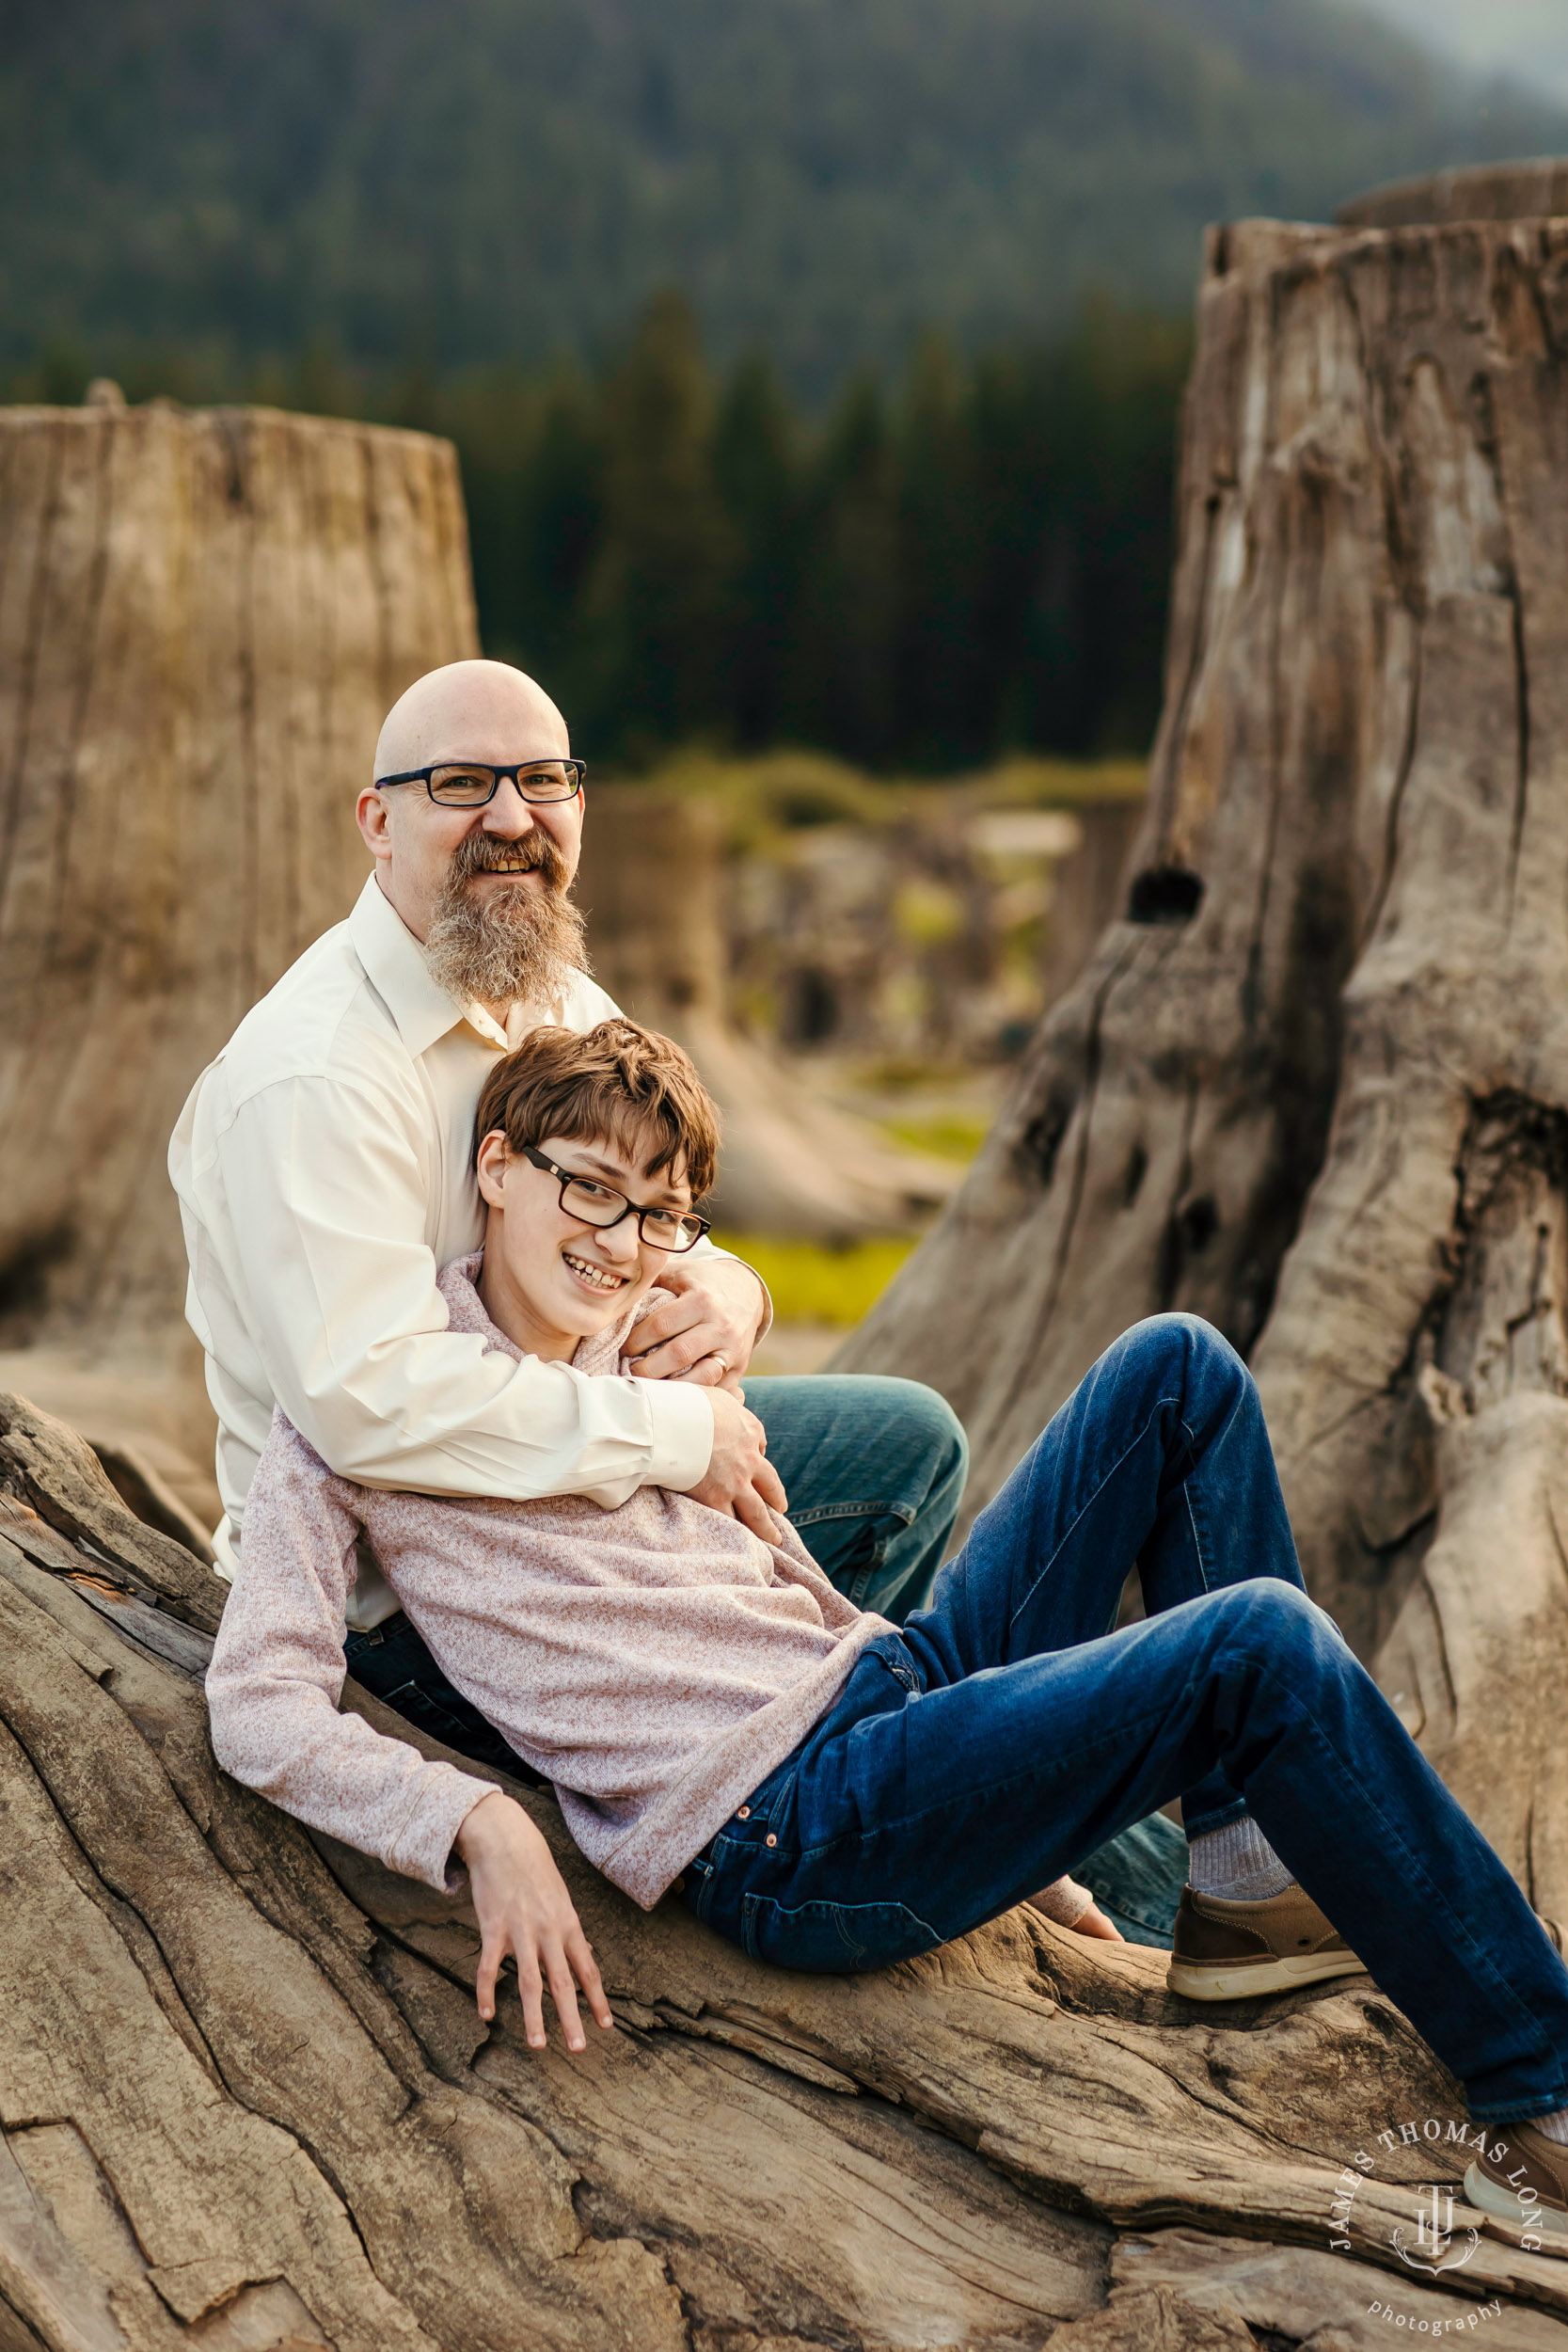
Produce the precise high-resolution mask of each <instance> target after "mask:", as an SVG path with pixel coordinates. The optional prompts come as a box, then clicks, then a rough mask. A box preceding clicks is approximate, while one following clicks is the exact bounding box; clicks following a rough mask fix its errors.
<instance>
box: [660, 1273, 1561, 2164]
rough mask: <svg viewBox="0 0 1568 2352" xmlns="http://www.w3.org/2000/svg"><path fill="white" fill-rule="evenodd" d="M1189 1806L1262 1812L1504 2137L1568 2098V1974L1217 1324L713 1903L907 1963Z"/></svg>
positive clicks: (996, 1511)
mask: <svg viewBox="0 0 1568 2352" xmlns="http://www.w3.org/2000/svg"><path fill="white" fill-rule="evenodd" d="M1134 1560H1135V1561H1136V1562H1137V1565H1138V1569H1139V1573H1140V1576H1141V1578H1142V1582H1143V1591H1144V1601H1145V1606H1146V1608H1147V1610H1148V1617H1147V1618H1146V1619H1145V1621H1144V1622H1143V1623H1142V1624H1139V1625H1132V1626H1126V1627H1124V1628H1123V1629H1121V1630H1120V1631H1119V1632H1113V1631H1111V1630H1110V1628H1111V1627H1112V1626H1113V1625H1114V1623H1115V1618H1116V1611H1117V1596H1118V1594H1119V1592H1120V1589H1121V1584H1122V1581H1123V1578H1124V1576H1125V1574H1126V1572H1127V1570H1128V1568H1129V1567H1130V1565H1132V1562H1133V1561H1134ZM1176 1796H1180V1799H1181V1805H1182V1814H1183V1818H1184V1820H1185V1822H1186V1825H1187V1828H1188V1830H1189V1831H1190V1832H1193V1831H1201V1830H1206V1829H1212V1828H1214V1827H1216V1826H1218V1825H1219V1824H1220V1823H1221V1822H1224V1821H1227V1820H1234V1819H1236V1818H1237V1817H1238V1816H1240V1815H1241V1814H1243V1813H1244V1812H1247V1811H1250V1812H1251V1813H1252V1814H1253V1815H1254V1816H1255V1817H1256V1819H1257V1820H1258V1822H1259V1826H1260V1827H1261V1829H1262V1830H1263V1833H1264V1835H1265V1836H1267V1837H1268V1838H1269V1840H1270V1841H1271V1843H1272V1844H1273V1845H1274V1846H1275V1850H1276V1851H1277V1852H1278V1853H1279V1855H1280V1857H1281V1859H1282V1860H1283V1861H1284V1862H1285V1863H1287V1864H1288V1865H1289V1867H1290V1868H1291V1870H1292V1871H1293V1872H1294V1874H1295V1876H1296V1877H1297V1878H1298V1879H1299V1880H1300V1882H1301V1883H1302V1885H1303V1886H1305V1887H1306V1889H1307V1892H1308V1894H1310V1895H1311V1896H1313V1897H1314V1898H1315V1899H1316V1900H1317V1901H1318V1902H1319V1903H1320V1904H1321V1905H1322V1906H1323V1909H1324V1910H1325V1911H1326V1912H1327V1914H1328V1915H1329V1916H1330V1918H1331V1919H1332V1920H1333V1921H1334V1923H1335V1925H1336V1927H1338V1930H1339V1931H1340V1932H1341V1933H1342V1934H1343V1935H1344V1936H1345V1937H1346V1938H1347V1939H1348V1940H1349V1942H1350V1943H1351V1944H1352V1946H1353V1947H1354V1949H1355V1950H1356V1952H1357V1953H1359V1955H1360V1957H1361V1958H1362V1960H1364V1961H1365V1963H1367V1966H1368V1968H1369V1969H1370V1972H1371V1975H1372V1976H1373V1978H1374V1979H1376V1981H1377V1983H1378V1984H1379V1985H1380V1986H1381V1987H1382V1989H1383V1990H1384V1992H1385V1993H1386V1994H1388V1996H1389V1997H1390V1999H1391V2000H1393V2001H1394V2002H1396V2003H1397V2005H1398V2006H1399V2007H1400V2009H1402V2010H1403V2012H1404V2014H1405V2015H1406V2016H1407V2017H1408V2018H1409V2020H1410V2022H1411V2023H1412V2025H1414V2026H1416V2028H1417V2030H1418V2032H1419V2033H1421V2034H1422V2035H1423V2036H1424V2037H1425V2039H1426V2041H1427V2042H1429V2043H1430V2045H1431V2047H1432V2048H1433V2050H1434V2051H1435V2052H1436V2054H1437V2056H1438V2057H1439V2058H1441V2059H1442V2060H1443V2061H1444V2062H1445V2064H1447V2065H1448V2066H1449V2068H1450V2069H1451V2070H1452V2072H1453V2073H1454V2074H1457V2075H1458V2076H1459V2078H1460V2079H1461V2081H1462V2082H1463V2083H1464V2085H1465V2092H1466V2096H1467V2098H1468V2100H1469V2104H1470V2111H1471V2113H1472V2114H1473V2115H1474V2116H1476V2117H1478V2118H1482V2119H1485V2120H1488V2121H1498V2122H1504V2121H1508V2120H1511V2119H1513V2118H1515V2117H1519V2116H1528V2115H1537V2114H1543V2113H1544V2112H1546V2111H1547V2110H1549V2109H1551V2108H1553V2107H1557V2106H1563V2105H1565V2104H1568V1968H1565V1967H1564V1965H1563V1963H1562V1962H1561V1961H1560V1959H1559V1958H1558V1955H1557V1953H1556V1952H1555V1951H1554V1950H1553V1948H1552V1946H1551V1943H1550V1942H1549V1940H1548V1938H1547V1936H1546V1935H1545V1933H1544V1931H1543V1929H1542V1927H1541V1925H1540V1923H1539V1921H1538V1920H1537V1919H1536V1916H1535V1915H1534V1913H1533V1912H1532V1911H1531V1909H1530V1907H1529V1905H1528V1902H1527V1901H1526V1899H1525V1898H1524V1896H1523V1895H1522V1894H1521V1893H1520V1891H1519V1889H1518V1887H1517V1886H1516V1885H1515V1883H1514V1882H1513V1879H1512V1877H1511V1876H1510V1875H1509V1873H1508V1871H1507V1870H1506V1869H1505V1868H1504V1867H1503V1865H1502V1863H1501V1862H1500V1861H1499V1860H1498V1858H1497V1855H1496V1854H1495V1853H1494V1852H1493V1851H1492V1849H1491V1847H1490V1846H1489V1845H1488V1844H1487V1843H1486V1840H1485V1839H1484V1838H1483V1837H1482V1836H1481V1833H1480V1831H1479V1830H1478V1829H1477V1828H1476V1827H1475V1825H1474V1823H1473V1822H1472V1821H1471V1820H1469V1818H1468V1816H1467V1815H1466V1814H1465V1812H1464V1811H1462V1809H1461V1808H1460V1806H1459V1805H1458V1804H1455V1802H1454V1800H1453V1799H1452V1797H1450V1796H1449V1792H1448V1790H1447V1789H1446V1788H1444V1786H1443V1783H1442V1781H1441V1780H1440V1779H1439V1778H1438V1776H1437V1774H1436V1773H1435V1772H1433V1769H1432V1767H1431V1765H1430V1764H1428V1763H1427V1761H1426V1759H1425V1758H1424V1756H1422V1755H1421V1753H1420V1751H1419V1750H1418V1747H1417V1746H1416V1744H1415V1742H1414V1741H1413V1740H1411V1738H1410V1736H1409V1734H1408V1733H1407V1732H1406V1731H1405V1729H1404V1727H1403V1725H1402V1724H1401V1723H1400V1720H1399V1718H1398V1717H1397V1716H1396V1715H1395V1713H1394V1711H1393V1709H1392V1708H1390V1707H1389V1705H1388V1703H1387V1701H1386V1699H1385V1698H1384V1697H1383V1695H1382V1693H1381V1692H1380V1691H1379V1690H1378V1688H1377V1686H1376V1684H1375V1683H1374V1682H1373V1680H1372V1678H1371V1677H1370V1675H1369V1674H1368V1673H1367V1671H1366V1669H1365V1668H1364V1667H1363V1666H1361V1665H1360V1664H1359V1663H1358V1661H1356V1659H1355V1658H1354V1655H1353V1654H1352V1652H1351V1650H1350V1649H1349V1648H1348V1647H1347V1645H1345V1643H1344V1641H1343V1640H1342V1639H1341V1638H1340V1635H1339V1634H1338V1631H1337V1629H1336V1628H1335V1626H1334V1624H1333V1622H1332V1620H1331V1619H1330V1618H1329V1617H1328V1616H1327V1615H1326V1614H1325V1613H1324V1612H1323V1611H1322V1610H1321V1609H1319V1608H1318V1607H1317V1605H1316V1604H1315V1603H1314V1602H1313V1601H1311V1600H1309V1599H1308V1598H1307V1593H1306V1590H1305V1588H1304V1586H1303V1583H1302V1578H1301V1570H1300V1567H1299V1565H1297V1561H1296V1554H1295V1547H1294V1544H1293V1542H1292V1540H1291V1530H1290V1524H1289V1522H1288V1520H1287V1518H1286V1515H1285V1506H1284V1502H1283V1500H1282V1498H1281V1495H1280V1491H1279V1482H1278V1479H1277V1477H1276V1476H1275V1466H1274V1457H1273V1454H1272V1453H1271V1451H1270V1447H1269V1440H1268V1433H1267V1431H1266V1429H1265V1427H1264V1425H1263V1417H1262V1411H1261V1408H1260V1406H1259V1401H1258V1392H1257V1390H1256V1389H1255V1387H1254V1385H1253V1382H1252V1379H1251V1376H1250V1375H1249V1374H1248V1372H1247V1370H1246V1367H1245V1365H1244V1364H1243V1362H1242V1360H1241V1359H1240V1358H1239V1357H1238V1356H1237V1355H1236V1353H1235V1351H1234V1350H1233V1349H1232V1348H1231V1347H1229V1346H1228V1345H1227V1343H1226V1342H1225V1341H1224V1340H1223V1339H1221V1338H1220V1337H1219V1335H1218V1333H1217V1332H1214V1331H1212V1330H1211V1329H1210V1328H1209V1327H1208V1326H1207V1325H1206V1324H1203V1323H1201V1322H1199V1321H1197V1320H1196V1318H1195V1317H1192V1316H1187V1315H1162V1316H1158V1317H1156V1318H1155V1319H1153V1320H1152V1321H1150V1322H1148V1323H1142V1324H1139V1325H1137V1326H1136V1327H1134V1328H1133V1329H1132V1330H1131V1331H1129V1332H1127V1333H1126V1334H1125V1335H1124V1336H1123V1337H1122V1338H1121V1339H1120V1340H1118V1341H1117V1343H1116V1345H1115V1346H1114V1347H1112V1348H1110V1349H1108V1350H1107V1352H1106V1353H1105V1355H1103V1356H1102V1357H1101V1359H1100V1361H1099V1362H1098V1363H1097V1364H1096V1365H1095V1366H1094V1368H1093V1370H1092V1371H1091V1372H1090V1373H1089V1375H1088V1376H1087V1377H1086V1379H1085V1380H1084V1382H1083V1383H1082V1385H1081V1386H1080V1387H1079V1388H1078V1389H1077V1390H1076V1391H1074V1393H1073V1394H1072V1396H1071V1397H1069V1400H1068V1402H1067V1404H1066V1405H1064V1406H1063V1407H1062V1409H1061V1411H1060V1412H1059V1413H1058V1414H1057V1415H1056V1416H1055V1418H1054V1420H1053V1422H1051V1424H1050V1426H1049V1427H1048V1428H1047V1430H1046V1431H1045V1433H1044V1435H1043V1437H1041V1438H1039V1439H1038V1441H1037V1443H1036V1445H1035V1446H1034V1447H1033V1448H1032V1449H1031V1451H1030V1453H1029V1454H1027V1455H1026V1456H1025V1458H1024V1460H1023V1461H1022V1463H1021V1464H1020V1465H1019V1467H1018V1469H1017V1470H1015V1471H1014V1473H1013V1475H1012V1477H1011V1478H1010V1479H1009V1480H1008V1482H1007V1484H1006V1486H1005V1487H1004V1488H1003V1490H1002V1492H1001V1494H1000V1495H998V1497H997V1498H996V1500H995V1502H992V1503H991V1504H990V1507H989V1509H988V1510H986V1511H985V1512H984V1513H983V1514H982V1516H981V1517H980V1518H979V1519H978V1520H976V1522H975V1525H974V1531H973V1533H972V1534H971V1536H970V1539H969V1542H968V1543H967V1544H966V1545H965V1547H964V1549H963V1550H962V1551H961V1552H960V1553H959V1554H958V1558H957V1559H955V1560H954V1561H952V1562H951V1563H950V1564H949V1565H948V1566H947V1567H945V1568H944V1569H942V1573H941V1574H940V1576H939V1577H938V1579H937V1581H936V1588H935V1591H934V1594H933V1596H932V1599H931V1603H930V1606H929V1607H928V1608H927V1609H924V1610H921V1611H919V1612H917V1613H915V1614H913V1615H912V1616H911V1617H909V1618H908V1619H907V1620H906V1621H905V1624H904V1627H903V1630H902V1632H901V1633H889V1634H883V1635H881V1636H879V1638H878V1639H877V1640H876V1641H875V1642H873V1643H872V1644H871V1645H869V1647H868V1648H867V1649H866V1650H865V1652H864V1653H863V1655H862V1657H861V1658H860V1659H859V1660H858V1661H857V1662H856V1664H855V1666H854V1668H853V1670H852V1672H851V1674H850V1676H849V1678H848V1680H847V1683H846V1684H845V1687H844V1689H843V1691H842V1692H840V1694H839V1697H838V1699H837V1701H836V1702H835V1703H834V1705H833V1706H832V1708H830V1709H829V1711H828V1712H827V1714H826V1715H824V1716H823V1718H822V1719H821V1721H820V1722H819V1723H817V1724H816V1725H814V1727H813V1728H812V1730H811V1731H810V1732H809V1733H808V1734H807V1736H806V1738H805V1739H804V1740H802V1741H801V1742H800V1746H799V1747H798V1748H797V1749H796V1750H795V1751H794V1753H793V1754H792V1755H791V1756H788V1757H787V1758H786V1759H785V1761H784V1763H783V1764H781V1765H780V1766H779V1767H778V1769H777V1770H776V1771H775V1772H770V1773H769V1774H768V1777H767V1779H766V1780H764V1781H763V1782H762V1783H761V1785H760V1787H759V1788H757V1789H756V1790H755V1791H754V1792H753V1794H752V1797H751V1799H750V1801H749V1804H748V1806H747V1808H746V1818H745V1819H741V1818H740V1816H739V1815H738V1814H737V1815H736V1817H735V1818H733V1819H732V1820H730V1821H729V1822H727V1823H726V1825H725V1827H724V1828H723V1829H722V1830H721V1831H720V1833H719V1834H718V1836H715V1837H714V1838H713V1839H712V1840H711V1841H710V1842H709V1844H708V1845H707V1846H706V1847H705V1849H704V1851H703V1852H702V1853H701V1854H700V1855H699V1856H698V1857H697V1859H696V1861H695V1862H694V1863H693V1864H692V1865H691V1866H690V1867H689V1869H688V1871H687V1873H686V1880H685V1899H686V1900H687V1902H688V1903H689V1906H690V1907H691V1909H692V1910H693V1911H694V1912H695V1913H696V1915H697V1916H698V1917H699V1918H700V1919H705V1920H706V1921H707V1922H708V1923H709V1924H710V1925H711V1926H713V1927H714V1928H716V1929H718V1930H719V1931H720V1932H721V1933H722V1934H723V1935H725V1936H727V1937H729V1938H730V1939H731V1941H733V1942H735V1943H736V1944H739V1945H741V1946H742V1947H744V1948H745V1949H746V1950H747V1951H749V1952H752V1953H754V1954H756V1955H757V1956H758V1957H759V1958H761V1959H764V1960H768V1961H773V1962H777V1963H782V1964H783V1965H784V1966H786V1967H794V1968H816V1969H825V1970H832V1971H846V1970H851V1969H858V1968H874V1967H879V1966H881V1965H883V1964H885V1963H890V1962H893V1961H895V1960H901V1959H905V1958H908V1957H909V1956H911V1954H913V1953H917V1952H924V1951H927V1950H929V1949H930V1948H931V1947H933V1946H935V1945H938V1944H942V1943H946V1942H947V1941H948V1940H949V1939H950V1938H951V1937H953V1936H957V1935H961V1934H963V1933H964V1931H966V1930H967V1929H969V1928H972V1927H974V1926H977V1925H978V1924H979V1923H980V1922H981V1921H982V1920H985V1919H990V1918H992V1917H994V1916H995V1915H997V1914H998V1913H999V1912H1002V1911H1005V1910H1006V1909H1008V1908H1009V1907H1010V1906H1011V1905H1012V1904H1013V1903H1015V1902H1017V1901H1019V1900H1020V1899H1022V1897H1023V1896H1025V1895H1027V1894H1028V1893H1029V1892H1030V1891H1031V1890H1032V1889H1033V1888H1035V1887H1037V1886H1041V1885H1044V1884H1046V1883H1048V1882H1049V1881H1051V1880H1052V1879H1054V1878H1056V1877H1057V1876H1059V1875H1060V1873H1061V1872H1063V1871H1068V1870H1076V1868H1077V1867H1078V1866H1079V1864H1080V1863H1081V1862H1082V1861H1083V1860H1084V1858H1085V1856H1086V1855H1088V1854H1090V1853H1092V1852H1094V1851H1096V1850H1097V1849H1099V1848H1101V1847H1102V1846H1103V1845H1104V1844H1105V1842H1106V1841H1107V1840H1108V1839H1111V1838H1114V1837H1116V1836H1117V1834H1118V1833H1120V1832H1124V1831H1125V1830H1126V1829H1127V1828H1128V1826H1129V1825H1130V1824H1132V1823H1134V1822H1138V1821H1141V1820H1143V1819H1144V1817H1145V1816H1146V1815H1148V1814H1149V1813H1151V1812H1153V1810H1154V1809H1155V1808H1156V1807H1157V1806H1159V1805H1161V1804H1165V1803H1167V1802H1168V1801H1169V1800H1170V1799H1171V1798H1173V1797H1176Z"/></svg>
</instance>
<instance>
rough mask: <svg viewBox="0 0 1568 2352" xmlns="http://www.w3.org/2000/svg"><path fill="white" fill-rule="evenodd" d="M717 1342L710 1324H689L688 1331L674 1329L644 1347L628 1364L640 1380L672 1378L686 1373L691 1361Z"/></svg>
mask: <svg viewBox="0 0 1568 2352" xmlns="http://www.w3.org/2000/svg"><path fill="white" fill-rule="evenodd" d="M717 1343H718V1334H717V1333H716V1332H715V1331H713V1330H712V1329H711V1327H704V1326H703V1325H702V1324H693V1325H692V1326H691V1327H690V1329H689V1330H686V1331H677V1332H675V1333H674V1334H673V1337H672V1338H670V1339H667V1340H659V1341H657V1342H656V1343H654V1345H652V1346H651V1347H645V1348H644V1349H643V1351H642V1353H641V1355H640V1356H634V1357H633V1358H632V1359H631V1363H632V1366H633V1368H634V1370H635V1371H637V1372H638V1373H639V1374H641V1376H642V1377H643V1378H644V1379H652V1380H673V1379H676V1378H678V1377H679V1376H680V1375H682V1374H684V1373H687V1372H689V1370H690V1368H691V1366H692V1365H693V1364H699V1363H701V1362H702V1360H703V1359H704V1357H705V1356H708V1355H711V1353H712V1351H713V1349H714V1347H715V1345H716V1344H717Z"/></svg>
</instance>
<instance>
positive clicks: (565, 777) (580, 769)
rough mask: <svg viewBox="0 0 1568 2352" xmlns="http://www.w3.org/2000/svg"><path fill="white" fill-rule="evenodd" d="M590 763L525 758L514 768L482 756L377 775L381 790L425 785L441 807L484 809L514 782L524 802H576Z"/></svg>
mask: <svg viewBox="0 0 1568 2352" xmlns="http://www.w3.org/2000/svg"><path fill="white" fill-rule="evenodd" d="M587 773H588V763H587V761H586V760H582V759H537V760H527V759H525V760H523V761H522V762H521V763H520V764H519V765H518V766H516V767H515V768H491V767H487V766H486V765H485V763H484V761H483V760H482V759H440V760H437V761H436V765H435V767H434V768H405V769H404V771H403V773H402V775H401V776H377V778H376V780H375V788H376V790H377V791H378V792H379V791H380V790H381V788H382V787H383V786H384V785H388V784H422V785H423V786H424V788H425V790H426V791H427V792H428V793H429V795H430V797H431V799H432V800H433V801H436V802H437V803H439V805H440V806H441V807H442V808H483V806H484V804H485V803H486V802H487V801H493V800H494V799H495V797H496V794H497V792H498V790H499V787H501V786H502V785H503V784H506V783H507V782H509V781H510V782H511V783H513V784H515V786H516V787H517V789H518V791H519V792H520V793H521V794H522V797H523V799H524V800H525V801H538V802H545V803H547V802H550V801H575V800H576V799H577V796H578V793H579V792H580V791H581V790H582V780H583V778H584V776H585V775H586V774H587Z"/></svg>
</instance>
